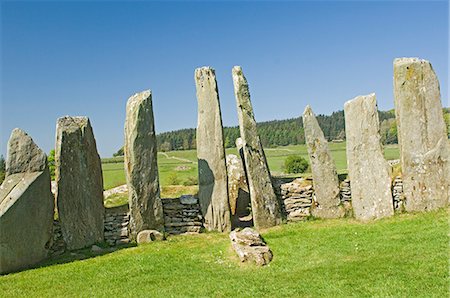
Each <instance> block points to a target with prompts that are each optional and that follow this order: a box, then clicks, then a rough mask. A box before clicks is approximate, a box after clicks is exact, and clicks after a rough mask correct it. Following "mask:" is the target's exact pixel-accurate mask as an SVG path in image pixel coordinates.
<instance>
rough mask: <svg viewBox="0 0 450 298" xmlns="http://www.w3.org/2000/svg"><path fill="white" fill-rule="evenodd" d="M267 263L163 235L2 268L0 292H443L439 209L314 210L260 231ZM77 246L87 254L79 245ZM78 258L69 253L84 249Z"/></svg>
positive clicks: (206, 237) (223, 243)
mask: <svg viewBox="0 0 450 298" xmlns="http://www.w3.org/2000/svg"><path fill="white" fill-rule="evenodd" d="M262 235H263V236H264V238H265V240H266V241H267V243H268V245H269V246H270V247H271V249H272V251H273V253H274V259H273V261H272V262H271V263H270V265H269V266H266V267H263V268H256V267H255V266H251V265H243V264H241V263H240V262H239V261H238V259H237V257H236V256H235V254H234V252H233V251H232V250H231V245H230V240H229V239H228V235H227V234H226V233H225V234H219V233H206V234H200V235H189V236H176V237H171V238H169V240H168V241H164V242H155V243H150V244H147V245H142V246H139V247H131V248H125V249H121V250H118V251H115V252H111V253H108V254H104V255H102V256H97V257H92V255H90V254H91V253H90V252H83V251H81V252H78V254H77V255H76V256H72V255H70V254H68V255H65V256H62V257H61V260H64V258H65V261H68V260H73V261H72V262H67V263H64V264H57V263H59V262H61V260H54V261H52V262H49V263H48V264H46V265H52V264H53V266H47V267H41V268H37V269H33V270H28V271H24V272H20V273H15V274H10V275H7V276H1V277H0V293H1V296H2V297H66V296H68V297H74V296H76V297H87V296H93V297H115V296H120V297H123V296H130V297H131V296H133V297H235V296H239V297H258V296H262V297H449V288H448V284H449V271H448V268H449V267H448V265H449V264H448V253H449V250H448V214H447V211H446V210H440V211H437V212H429V213H423V214H402V215H396V216H394V217H392V218H388V219H383V220H378V221H374V222H370V223H360V222H357V221H355V220H353V219H339V220H315V221H310V222H304V223H295V224H288V225H282V226H278V227H275V228H272V229H269V230H265V231H263V232H262ZM83 254H84V255H83ZM86 257H90V258H88V259H85V260H75V259H77V258H86Z"/></svg>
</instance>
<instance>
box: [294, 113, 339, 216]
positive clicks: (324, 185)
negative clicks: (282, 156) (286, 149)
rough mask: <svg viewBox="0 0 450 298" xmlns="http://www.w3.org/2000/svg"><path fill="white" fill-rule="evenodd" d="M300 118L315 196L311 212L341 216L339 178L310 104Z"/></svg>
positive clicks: (315, 214) (316, 214)
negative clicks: (314, 203)
mask: <svg viewBox="0 0 450 298" xmlns="http://www.w3.org/2000/svg"><path fill="white" fill-rule="evenodd" d="M302 119H303V129H304V132H305V141H306V147H307V149H308V154H309V160H310V162H311V172H312V176H313V183H314V190H315V198H316V205H315V206H314V208H312V214H313V216H315V217H321V218H338V217H342V216H343V215H344V213H345V212H344V209H343V208H342V207H341V206H340V197H339V179H338V175H337V171H336V165H335V163H334V160H333V158H332V157H331V153H330V150H329V149H328V142H327V140H326V139H325V136H324V134H323V131H322V129H321V128H320V126H319V123H318V122H317V119H316V116H315V115H314V112H313V111H312V109H311V107H310V106H307V107H306V108H305V111H304V112H303V117H302Z"/></svg>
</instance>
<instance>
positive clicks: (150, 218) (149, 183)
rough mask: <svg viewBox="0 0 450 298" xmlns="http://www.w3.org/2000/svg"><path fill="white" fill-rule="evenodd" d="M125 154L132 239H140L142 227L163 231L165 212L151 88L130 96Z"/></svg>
mask: <svg viewBox="0 0 450 298" xmlns="http://www.w3.org/2000/svg"><path fill="white" fill-rule="evenodd" d="M124 155H125V174H126V178H127V185H128V196H129V197H128V203H129V205H130V225H129V229H130V237H131V239H136V237H137V234H138V233H139V232H140V231H142V230H158V231H161V232H163V231H164V215H163V209H162V203H161V198H160V190H159V176H158V164H157V147H156V135H155V124H154V118H153V106H152V94H151V91H150V90H147V91H143V92H141V93H136V94H135V95H133V96H131V97H130V98H129V99H128V102H127V112H126V120H125V146H124Z"/></svg>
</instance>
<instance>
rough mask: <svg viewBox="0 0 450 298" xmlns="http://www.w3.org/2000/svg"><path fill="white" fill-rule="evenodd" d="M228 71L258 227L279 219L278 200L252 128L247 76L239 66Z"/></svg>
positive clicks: (254, 215) (254, 220)
mask: <svg viewBox="0 0 450 298" xmlns="http://www.w3.org/2000/svg"><path fill="white" fill-rule="evenodd" d="M232 75H233V84H234V93H235V97H236V104H237V110H238V119H239V129H240V134H241V139H242V142H243V148H242V151H243V155H244V160H245V162H244V164H245V168H246V174H247V182H248V186H249V189H250V199H251V204H252V215H253V222H254V224H255V226H256V228H258V229H259V228H268V227H272V226H275V225H278V224H280V223H281V210H280V204H279V202H278V200H277V197H276V195H275V192H274V189H273V186H272V181H271V176H270V171H269V167H268V165H267V160H266V156H265V154H264V150H263V148H262V145H261V141H260V139H259V136H258V133H257V130H256V121H255V116H254V114H253V108H252V104H251V102H250V92H249V87H248V83H247V80H246V78H245V76H244V74H243V72H242V69H241V67H240V66H235V67H234V68H233V71H232Z"/></svg>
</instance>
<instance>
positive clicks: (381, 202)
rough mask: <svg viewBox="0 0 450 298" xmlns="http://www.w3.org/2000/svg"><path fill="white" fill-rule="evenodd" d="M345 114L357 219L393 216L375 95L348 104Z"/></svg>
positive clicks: (387, 168) (348, 155)
mask: <svg viewBox="0 0 450 298" xmlns="http://www.w3.org/2000/svg"><path fill="white" fill-rule="evenodd" d="M344 114H345V133H346V137H347V168H348V172H349V176H350V181H351V185H350V187H351V191H352V206H353V211H354V214H355V217H356V218H357V219H361V220H370V219H378V218H382V217H387V216H391V215H393V214H394V208H393V203H392V193H391V178H390V177H389V165H388V163H387V162H386V160H385V159H384V156H383V148H382V146H381V137H380V133H379V132H380V123H379V120H378V110H377V103H376V99H375V94H374V93H372V94H369V95H366V96H358V97H356V98H354V99H352V100H350V101H347V102H346V103H345V105H344Z"/></svg>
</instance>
